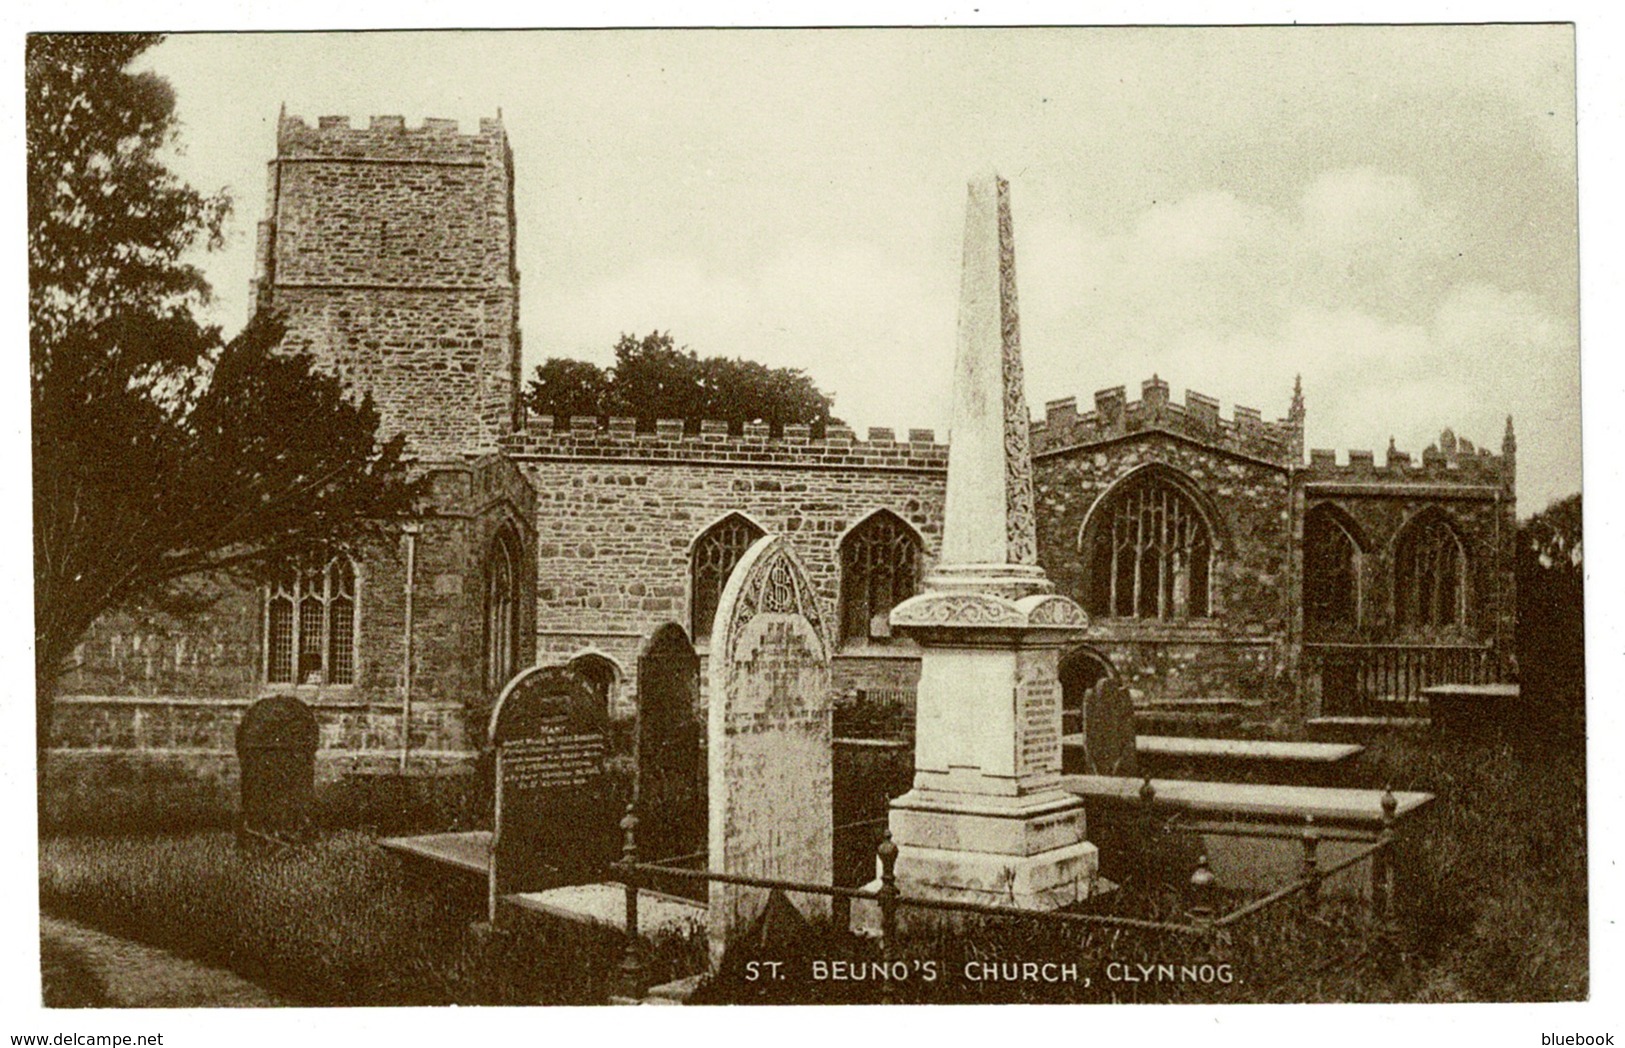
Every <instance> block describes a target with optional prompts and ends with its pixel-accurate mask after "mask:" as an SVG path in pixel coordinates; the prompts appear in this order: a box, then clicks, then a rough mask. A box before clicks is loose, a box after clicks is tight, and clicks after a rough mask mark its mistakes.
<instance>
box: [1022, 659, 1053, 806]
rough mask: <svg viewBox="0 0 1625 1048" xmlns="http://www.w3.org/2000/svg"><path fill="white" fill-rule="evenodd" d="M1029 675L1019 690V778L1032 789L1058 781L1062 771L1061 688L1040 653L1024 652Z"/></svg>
mask: <svg viewBox="0 0 1625 1048" xmlns="http://www.w3.org/2000/svg"><path fill="white" fill-rule="evenodd" d="M1022 661H1023V662H1024V663H1026V673H1025V674H1024V676H1023V678H1022V680H1021V683H1020V684H1019V685H1017V687H1016V776H1017V778H1018V779H1020V780H1021V784H1022V786H1023V787H1026V788H1029V789H1032V788H1039V787H1042V786H1044V785H1047V784H1048V783H1049V782H1050V781H1051V780H1054V779H1055V778H1056V776H1057V775H1058V773H1059V772H1060V768H1061V685H1060V682H1059V681H1057V680H1056V679H1055V678H1054V676H1053V673H1054V670H1053V669H1052V668H1051V667H1052V666H1053V663H1048V662H1046V661H1045V660H1044V659H1043V657H1042V656H1041V655H1040V654H1039V653H1036V652H1028V653H1024V655H1023V657H1022Z"/></svg>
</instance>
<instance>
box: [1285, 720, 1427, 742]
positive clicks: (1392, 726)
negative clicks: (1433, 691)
mask: <svg viewBox="0 0 1625 1048" xmlns="http://www.w3.org/2000/svg"><path fill="white" fill-rule="evenodd" d="M1430 724H1431V722H1430V721H1429V720H1428V718H1426V717H1311V718H1309V720H1307V721H1306V722H1305V723H1304V726H1305V727H1306V728H1308V729H1309V734H1310V735H1313V736H1315V737H1317V738H1325V739H1370V738H1372V737H1374V736H1377V735H1381V734H1382V733H1383V732H1387V731H1423V730H1426V729H1427V728H1428V727H1429V726H1430Z"/></svg>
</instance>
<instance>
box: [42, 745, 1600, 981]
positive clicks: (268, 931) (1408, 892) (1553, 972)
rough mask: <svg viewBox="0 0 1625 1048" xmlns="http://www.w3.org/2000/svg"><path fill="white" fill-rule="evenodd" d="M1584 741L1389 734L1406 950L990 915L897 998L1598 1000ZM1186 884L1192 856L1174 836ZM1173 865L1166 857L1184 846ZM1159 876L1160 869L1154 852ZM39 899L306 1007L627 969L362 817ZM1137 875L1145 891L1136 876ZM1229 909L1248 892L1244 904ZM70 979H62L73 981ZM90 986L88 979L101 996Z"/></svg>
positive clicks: (686, 965)
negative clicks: (487, 901) (988, 977)
mask: <svg viewBox="0 0 1625 1048" xmlns="http://www.w3.org/2000/svg"><path fill="white" fill-rule="evenodd" d="M1583 752H1584V744H1583V742H1582V741H1577V740H1576V739H1575V738H1574V737H1572V736H1569V737H1539V736H1537V737H1532V738H1531V737H1517V738H1512V737H1505V738H1502V737H1495V738H1480V739H1448V738H1441V737H1439V736H1438V735H1432V736H1421V737H1415V738H1406V737H1400V736H1395V737H1390V738H1387V739H1382V740H1378V742H1377V743H1376V744H1375V745H1373V746H1372V747H1371V748H1370V750H1369V751H1368V753H1367V754H1366V757H1365V762H1366V763H1365V767H1364V769H1363V771H1362V776H1363V777H1364V778H1366V779H1367V781H1368V783H1369V784H1371V785H1373V786H1379V785H1380V784H1381V783H1382V782H1383V781H1386V780H1391V781H1392V783H1393V785H1394V787H1395V788H1396V789H1427V790H1430V791H1432V792H1435V793H1437V794H1438V798H1439V799H1438V802H1437V805H1436V810H1435V811H1433V813H1432V814H1431V815H1430V816H1429V817H1428V819H1427V821H1425V822H1424V823H1421V824H1418V825H1417V826H1416V827H1415V829H1414V830H1413V832H1412V837H1411V839H1410V845H1411V847H1412V848H1413V849H1414V852H1415V861H1414V863H1413V864H1412V867H1411V874H1410V876H1409V879H1408V880H1407V881H1406V882H1405V883H1404V884H1403V885H1402V888H1401V894H1400V898H1399V906H1400V918H1401V919H1400V930H1401V935H1400V942H1399V946H1400V951H1401V954H1400V958H1399V962H1398V964H1397V965H1393V966H1391V967H1385V966H1384V965H1383V964H1382V963H1381V958H1380V957H1379V956H1378V952H1377V951H1374V950H1372V949H1371V948H1370V947H1371V943H1372V939H1371V935H1370V931H1371V929H1370V926H1369V921H1368V920H1367V918H1366V916H1365V914H1364V911H1363V908H1362V907H1359V906H1355V905H1352V904H1346V903H1338V902H1335V901H1331V900H1328V901H1326V902H1324V903H1323V904H1322V905H1321V906H1320V907H1319V912H1318V916H1317V917H1316V918H1314V919H1310V918H1307V917H1306V916H1305V915H1304V914H1303V910H1302V907H1301V905H1300V904H1298V903H1295V902H1287V903H1284V904H1282V905H1280V906H1277V907H1275V908H1273V909H1271V910H1268V911H1266V912H1265V913H1263V914H1261V915H1259V916H1257V917H1255V918H1253V919H1251V920H1248V921H1245V922H1243V923H1241V924H1240V925H1238V926H1237V927H1236V928H1234V929H1232V931H1231V934H1230V935H1229V937H1228V939H1227V940H1222V941H1221V942H1220V943H1219V944H1218V948H1217V953H1216V954H1215V955H1212V956H1207V955H1202V954H1200V952H1199V951H1198V949H1197V948H1196V947H1195V946H1194V944H1190V943H1182V941H1181V940H1177V939H1172V938H1169V937H1159V936H1149V935H1139V934H1137V933H1121V932H1101V931H1099V930H1090V931H1083V930H1067V931H1058V930H1054V929H1051V928H1049V927H1047V926H1041V925H1038V924H1036V923H1033V922H1025V921H1023V922H1010V921H987V922H983V923H982V924H981V925H979V926H977V927H976V928H975V930H973V931H972V932H971V933H970V934H968V935H963V936H953V937H947V936H929V935H927V936H917V937H914V938H913V939H912V940H910V941H907V942H905V943H904V944H903V947H902V951H903V952H902V956H903V957H905V958H908V959H910V960H914V959H919V960H932V961H935V962H937V964H938V965H939V970H940V971H941V972H942V973H943V974H942V977H941V978H940V979H939V981H938V982H937V983H936V984H935V985H931V986H923V985H921V984H919V983H918V982H912V983H910V984H908V985H906V986H904V987H903V988H902V990H901V993H900V994H898V995H897V996H896V997H895V998H893V999H899V1000H904V1001H909V1000H913V1001H935V1002H950V1001H1009V1000H1029V1001H1067V1000H1080V1001H1101V1000H1113V999H1116V1000H1127V1001H1136V1000H1137V1001H1218V1002H1245V1001H1262V1002H1284V1001H1385V1000H1399V1001H1429V1002H1442V1001H1465V1000H1477V1001H1532V1000H1573V999H1577V998H1584V997H1586V996H1587V994H1588V992H1589V988H1588V976H1587V972H1588V968H1587V963H1588V962H1587V951H1588V947H1587V897H1586V839H1585V768H1584V763H1583V756H1581V755H1582V754H1583ZM1161 850H1162V851H1164V852H1167V853H1169V854H1165V855H1164V856H1163V859H1164V861H1163V862H1162V863H1161V865H1162V866H1163V868H1162V869H1160V870H1159V869H1155V868H1150V869H1145V870H1143V871H1142V872H1143V874H1144V876H1145V878H1147V879H1149V880H1152V881H1163V882H1171V881H1173V880H1174V879H1176V876H1184V874H1183V872H1176V871H1177V867H1178V866H1179V865H1180V864H1181V863H1182V862H1184V861H1185V858H1186V857H1185V856H1183V855H1182V853H1181V852H1180V849H1179V848H1177V847H1169V848H1164V849H1161ZM1170 855H1171V856H1172V858H1170V857H1169V856H1170ZM1152 865H1153V866H1155V865H1156V863H1153V864H1152ZM40 869H41V873H40V878H41V879H40V888H41V906H42V908H43V909H44V910H45V911H46V912H49V913H53V914H57V915H60V916H63V917H67V918H71V919H74V920H78V921H81V922H84V923H87V924H90V925H93V926H95V927H98V928H101V929H103V930H105V931H108V932H110V933H113V934H116V935H122V936H125V937H128V938H131V939H135V940H138V941H141V942H145V943H149V944H151V945H156V946H159V947H163V948H166V949H169V950H171V951H173V952H175V953H178V954H181V955H183V956H187V957H190V958H193V959H197V960H201V961H204V962H208V963H213V964H217V965H221V966H224V967H229V968H231V969H233V970H235V971H237V972H238V973H239V974H241V975H243V976H245V977H247V978H249V979H251V980H253V981H255V982H258V983H260V984H262V985H264V986H266V987H268V988H270V989H273V990H275V991H277V992H279V993H282V994H284V995H286V996H288V997H290V998H292V999H294V1000H297V1001H300V1002H303V1003H309V1004H332V1005H342V1004H357V1005H359V1004H369V1005H391V1004H394V1005H404V1004H450V1003H458V1004H531V1003H556V1004H585V1003H602V1002H605V1001H606V1000H607V999H608V997H609V995H610V993H612V992H613V990H614V988H615V986H614V979H615V976H616V966H617V965H618V963H619V961H620V944H619V942H618V936H615V935H614V934H612V933H595V932H591V931H588V930H585V929H579V928H568V927H563V926H560V925H557V924H547V925H543V924H539V923H538V924H531V925H528V926H526V927H525V928H524V929H522V931H521V932H520V933H519V934H515V935H511V936H499V937H493V938H482V937H479V936H476V935H474V934H473V933H472V932H471V931H470V930H469V921H470V919H471V917H472V916H474V915H477V913H478V908H479V900H477V899H475V900H470V899H468V898H466V897H465V898H459V897H457V896H456V895H455V894H454V893H448V892H447V891H446V890H445V889H444V887H442V886H436V885H435V884H433V883H429V882H416V881H413V880H411V879H409V876H408V873H407V871H405V870H404V869H403V868H402V867H401V866H400V865H399V864H398V861H397V860H396V859H395V858H393V857H392V856H389V855H386V854H385V853H383V852H382V851H380V850H379V849H378V848H377V847H376V846H375V845H374V844H373V843H372V841H371V838H370V837H369V836H367V835H365V834H363V833H360V832H356V831H334V832H330V833H328V834H326V835H324V836H323V837H321V838H320V839H318V840H317V841H315V842H313V843H312V844H310V845H307V846H305V847H303V848H300V849H297V850H294V851H290V852H287V853H281V854H265V853H261V854H254V853H242V852H239V851H238V849H237V847H236V845H235V843H234V841H233V838H232V837H231V836H230V835H229V834H227V833H223V832H202V833H193V834H180V835H165V836H149V837H134V836H126V837H120V838H111V837H101V838H98V837H84V836H76V837H68V836H64V837H54V838H47V839H45V840H43V841H42V850H41V867H40ZM1130 888H1134V889H1135V890H1132V891H1131V890H1129V889H1130ZM1147 888H1148V886H1147V884H1145V883H1144V882H1143V881H1142V883H1141V884H1140V885H1138V887H1136V886H1133V885H1130V886H1128V887H1126V888H1125V892H1124V893H1123V895H1124V898H1123V899H1122V901H1121V902H1120V903H1119V904H1118V905H1119V907H1122V908H1124V909H1123V910H1122V911H1121V912H1127V909H1130V908H1132V909H1133V910H1134V912H1139V913H1146V914H1149V913H1156V912H1159V911H1160V912H1162V914H1163V915H1164V916H1177V914H1176V913H1173V912H1169V911H1172V910H1175V909H1177V904H1176V903H1175V902H1174V897H1173V895H1172V893H1171V892H1167V891H1163V892H1159V891H1158V890H1156V889H1155V888H1151V889H1150V890H1147ZM1231 901H1232V902H1233V900H1231ZM823 935H824V937H825V938H824V940H823V945H820V943H819V942H818V941H814V942H812V943H808V944H804V945H803V947H802V949H801V950H800V951H797V952H798V954H799V957H795V958H791V960H792V963H795V964H805V963H806V962H808V961H809V960H810V959H816V958H822V959H853V960H862V959H867V958H869V954H866V953H864V952H863V951H864V947H856V946H853V945H851V944H848V943H841V942H838V941H837V938H836V937H833V936H831V935H830V934H829V930H828V928H825V929H823ZM703 958H704V949H703V946H702V945H700V944H697V943H695V942H693V941H673V940H668V941H663V942H660V943H657V944H655V947H654V948H653V949H652V950H650V951H648V956H647V958H646V959H647V961H648V963H649V965H650V970H649V977H650V979H651V981H653V982H659V981H661V980H662V979H665V978H674V977H676V976H678V975H679V974H683V973H684V972H691V971H694V970H698V968H699V967H700V965H701V964H702V963H703ZM1048 959H1058V960H1071V961H1075V962H1076V963H1078V965H1079V968H1080V971H1081V972H1083V973H1084V974H1087V975H1091V976H1092V978H1093V984H1092V986H1090V987H1089V988H1084V987H1082V986H1081V985H1077V984H1072V985H1066V984H1059V985H1047V984H1033V983H1027V984H1014V985H1011V984H1004V985H990V984H981V985H974V984H969V983H966V982H965V981H964V980H963V979H962V978H960V977H959V976H958V975H957V973H958V972H960V971H962V969H963V965H964V962H965V961H967V960H976V961H997V960H1016V961H1020V960H1048ZM1109 960H1118V961H1123V962H1128V963H1135V962H1140V961H1145V962H1158V961H1161V962H1174V963H1178V962H1191V961H1201V960H1209V961H1222V962H1228V963H1229V964H1230V966H1231V970H1232V971H1233V972H1234V975H1235V981H1233V982H1231V983H1229V984H1223V983H1218V982H1213V983H1196V984H1191V983H1142V984H1128V983H1123V982H1118V983H1111V982H1109V981H1107V980H1105V979H1103V977H1102V974H1103V971H1102V970H1103V966H1104V964H1105V963H1106V962H1107V961H1109ZM45 967H46V973H45V974H46V975H47V977H48V981H54V982H56V983H57V984H58V985H59V988H60V984H61V982H62V980H64V979H69V980H71V979H74V978H76V976H75V975H74V973H75V971H77V968H76V967H75V966H74V965H73V964H72V959H71V958H67V959H62V958H47V959H46V966H45ZM69 988H70V989H71V986H70V987H69ZM880 989H881V988H880V986H879V985H878V984H876V983H874V982H872V981H869V982H862V983H858V982H847V983H834V982H825V983H821V984H815V983H812V982H810V981H808V980H806V979H798V980H795V981H794V982H791V981H788V980H787V981H786V982H785V983H783V984H780V985H778V986H777V987H774V986H769V985H766V984H764V983H760V982H758V983H754V984H748V983H746V982H745V981H743V980H742V979H739V978H737V977H732V978H730V977H729V973H728V972H726V971H725V972H724V973H723V974H722V975H721V976H718V977H716V978H713V979H711V980H710V981H709V983H708V984H707V985H705V986H704V987H702V990H701V992H700V994H699V996H698V998H697V1001H718V1002H720V1001H752V1000H772V999H774V996H773V995H774V994H775V993H777V994H780V995H782V996H781V998H780V999H789V1000H797V1001H807V1002H813V1001H829V1002H846V1001H851V1002H857V1001H871V1000H878V999H881V992H880ZM93 990H94V988H93V987H91V988H89V990H87V991H84V992H93Z"/></svg>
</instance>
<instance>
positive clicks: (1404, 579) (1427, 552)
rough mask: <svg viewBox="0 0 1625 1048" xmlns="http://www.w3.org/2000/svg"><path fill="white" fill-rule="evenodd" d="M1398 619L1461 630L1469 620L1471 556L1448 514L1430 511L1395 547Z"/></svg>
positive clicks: (1414, 521)
mask: <svg viewBox="0 0 1625 1048" xmlns="http://www.w3.org/2000/svg"><path fill="white" fill-rule="evenodd" d="M1394 619H1395V621H1396V622H1398V623H1399V624H1400V625H1403V626H1459V625H1462V624H1464V623H1465V622H1466V619H1467V551H1466V549H1465V548H1463V546H1462V543H1461V537H1460V536H1459V535H1457V534H1456V529H1455V528H1453V527H1451V525H1450V521H1449V520H1447V519H1446V518H1445V516H1444V514H1443V513H1440V512H1439V511H1437V510H1424V511H1423V512H1422V513H1420V514H1418V515H1417V516H1416V517H1415V518H1413V519H1412V520H1411V522H1410V523H1408V524H1406V525H1405V530H1404V531H1402V532H1401V533H1400V535H1399V540H1398V542H1396V543H1395V555H1394Z"/></svg>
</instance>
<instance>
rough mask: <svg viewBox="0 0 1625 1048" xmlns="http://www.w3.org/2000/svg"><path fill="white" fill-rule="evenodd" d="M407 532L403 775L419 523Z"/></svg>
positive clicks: (409, 745) (408, 732)
mask: <svg viewBox="0 0 1625 1048" xmlns="http://www.w3.org/2000/svg"><path fill="white" fill-rule="evenodd" d="M405 531H406V626H405V636H403V637H402V638H401V651H402V652H403V653H404V654H403V656H402V661H401V774H402V775H405V774H406V760H407V757H408V756H409V755H410V754H411V752H412V591H413V589H415V588H416V581H417V553H418V523H417V521H409V522H408V523H407V524H406V526H405Z"/></svg>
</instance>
